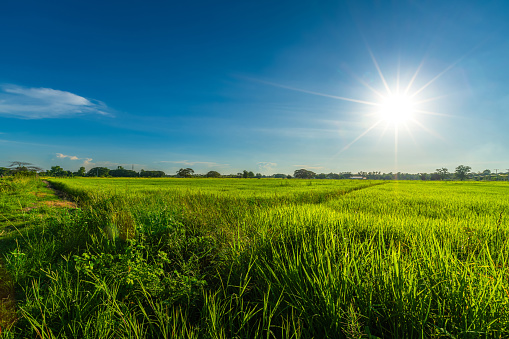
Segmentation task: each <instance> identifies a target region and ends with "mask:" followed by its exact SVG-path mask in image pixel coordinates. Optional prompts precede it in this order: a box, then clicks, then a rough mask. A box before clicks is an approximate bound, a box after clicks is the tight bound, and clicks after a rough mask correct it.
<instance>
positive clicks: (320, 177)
mask: <svg viewBox="0 0 509 339" xmlns="http://www.w3.org/2000/svg"><path fill="white" fill-rule="evenodd" d="M316 178H317V179H327V174H325V173H320V174H317V175H316Z"/></svg>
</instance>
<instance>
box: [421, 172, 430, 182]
mask: <svg viewBox="0 0 509 339" xmlns="http://www.w3.org/2000/svg"><path fill="white" fill-rule="evenodd" d="M419 178H420V179H421V180H423V181H424V180H428V175H427V174H426V173H419Z"/></svg>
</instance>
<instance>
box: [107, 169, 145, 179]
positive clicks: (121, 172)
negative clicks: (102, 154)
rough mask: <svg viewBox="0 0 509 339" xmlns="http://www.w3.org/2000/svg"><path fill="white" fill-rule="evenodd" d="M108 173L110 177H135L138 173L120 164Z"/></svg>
mask: <svg viewBox="0 0 509 339" xmlns="http://www.w3.org/2000/svg"><path fill="white" fill-rule="evenodd" d="M110 175H111V176H112V177H124V178H125V177H127V178H129V177H137V176H138V175H139V174H138V172H136V171H133V170H128V169H125V168H124V167H122V166H118V167H117V169H115V170H111V171H110Z"/></svg>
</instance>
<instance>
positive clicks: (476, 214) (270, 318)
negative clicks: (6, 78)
mask: <svg viewBox="0 0 509 339" xmlns="http://www.w3.org/2000/svg"><path fill="white" fill-rule="evenodd" d="M48 180H49V181H50V182H51V184H52V185H53V187H54V188H56V189H58V190H60V191H63V192H66V194H67V197H68V198H69V199H72V200H73V201H74V202H75V203H76V204H77V205H75V204H71V203H62V202H61V203H60V204H57V203H56V202H53V203H51V201H59V200H60V198H59V197H57V196H55V195H54V194H53V193H52V192H51V191H50V190H48V189H47V188H45V187H44V184H43V183H42V182H41V181H40V180H39V179H35V178H34V179H27V178H4V179H0V265H1V270H0V277H1V278H2V284H0V297H2V296H3V298H4V302H3V305H4V306H3V308H2V304H0V326H1V331H2V332H0V338H508V337H509V265H508V264H509V221H508V217H509V215H508V214H509V183H507V182H449V181H448V182H445V181H444V182H440V181H438V182H430V181H368V180H299V179H197V178H193V179H176V178H161V179H139V178H134V179H124V178H122V179H121V178H118V179H117V178H115V179H113V178H79V179H78V178H74V179H53V178H52V179H48ZM37 192H39V193H37ZM44 201H46V203H45V202H44ZM48 201H50V203H48ZM2 286H3V287H2ZM9 291H10V292H9ZM8 292H9V293H8ZM0 299H1V298H0ZM14 304H15V307H14V306H13V305H14Z"/></svg>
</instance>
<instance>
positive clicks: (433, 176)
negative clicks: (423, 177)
mask: <svg viewBox="0 0 509 339" xmlns="http://www.w3.org/2000/svg"><path fill="white" fill-rule="evenodd" d="M429 180H442V178H441V177H440V174H438V173H431V175H430V176H429Z"/></svg>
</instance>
